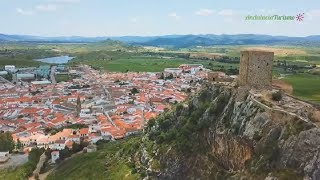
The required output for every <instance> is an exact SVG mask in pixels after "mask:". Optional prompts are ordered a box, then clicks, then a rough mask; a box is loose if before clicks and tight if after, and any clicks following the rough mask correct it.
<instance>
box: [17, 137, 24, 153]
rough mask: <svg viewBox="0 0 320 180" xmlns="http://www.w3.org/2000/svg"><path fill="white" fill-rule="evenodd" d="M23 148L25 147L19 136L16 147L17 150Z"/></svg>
mask: <svg viewBox="0 0 320 180" xmlns="http://www.w3.org/2000/svg"><path fill="white" fill-rule="evenodd" d="M22 148H23V145H22V143H21V141H20V139H19V138H18V139H17V143H16V149H17V150H21V149H22Z"/></svg>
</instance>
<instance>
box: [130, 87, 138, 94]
mask: <svg viewBox="0 0 320 180" xmlns="http://www.w3.org/2000/svg"><path fill="white" fill-rule="evenodd" d="M137 93H139V90H138V89H137V88H132V89H131V94H137Z"/></svg>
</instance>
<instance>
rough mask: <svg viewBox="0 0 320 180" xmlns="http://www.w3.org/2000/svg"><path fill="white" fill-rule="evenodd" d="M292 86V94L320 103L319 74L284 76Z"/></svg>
mask: <svg viewBox="0 0 320 180" xmlns="http://www.w3.org/2000/svg"><path fill="white" fill-rule="evenodd" d="M286 81H287V82H288V83H290V84H291V85H292V86H293V94H294V95H295V96H298V97H302V98H304V99H307V100H311V101H314V102H318V103H320V76H318V75H309V74H297V75H291V76H287V77H286Z"/></svg>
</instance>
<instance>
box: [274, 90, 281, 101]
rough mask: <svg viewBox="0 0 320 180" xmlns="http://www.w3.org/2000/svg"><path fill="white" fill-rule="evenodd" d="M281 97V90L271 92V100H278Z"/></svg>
mask: <svg viewBox="0 0 320 180" xmlns="http://www.w3.org/2000/svg"><path fill="white" fill-rule="evenodd" d="M281 99H282V92H281V91H277V92H274V93H272V100H274V101H280V100H281Z"/></svg>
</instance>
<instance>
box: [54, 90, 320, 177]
mask: <svg viewBox="0 0 320 180" xmlns="http://www.w3.org/2000/svg"><path fill="white" fill-rule="evenodd" d="M306 119H307V120H304V119H301V117H300V116H298V115H293V114H288V113H285V112H283V111H277V110H272V109H270V108H268V107H267V106H265V105H264V104H262V103H259V102H258V101H255V100H254V98H253V97H252V96H251V95H248V94H245V93H243V92H242V91H239V90H237V89H230V88H227V87H219V86H211V85H210V86H207V87H206V88H205V89H204V90H203V91H202V92H201V93H199V94H198V95H197V96H195V97H193V98H191V99H190V100H189V101H188V102H186V103H184V104H178V105H177V106H176V107H174V108H173V110H172V111H168V112H166V113H164V114H163V115H161V116H160V117H159V118H157V119H156V120H150V121H149V123H148V126H147V128H146V134H144V135H143V136H142V137H141V138H139V137H136V138H133V139H129V140H127V141H122V142H113V143H110V144H107V145H106V146H105V148H102V149H101V150H99V151H98V152H97V153H96V154H94V155H90V154H88V155H81V156H79V157H77V158H82V159H83V161H81V163H82V164H83V165H82V166H81V167H80V165H75V167H73V166H61V167H59V168H58V170H57V171H56V172H55V175H52V176H51V179H58V177H65V178H66V179H74V178H73V175H74V174H75V173H77V172H79V173H82V172H81V171H84V169H85V168H84V166H90V164H93V163H91V162H92V159H99V162H101V164H102V162H106V164H107V166H106V167H105V168H102V165H99V168H97V169H99V173H100V174H103V173H104V172H105V177H106V178H107V179H116V178H114V177H110V175H109V174H113V173H116V174H118V172H121V170H119V169H118V168H113V166H114V165H115V164H117V165H116V166H117V167H118V166H124V167H125V168H124V169H126V172H127V176H131V175H133V176H134V177H135V178H143V177H146V176H148V177H149V178H154V179H194V178H201V179H229V178H235V179H241V178H245V179H264V178H266V177H267V176H270V177H277V178H279V179H302V178H303V177H305V178H312V179H318V178H320V171H319V167H320V157H319V156H318V154H319V153H318V152H319V150H318V146H319V145H320V129H319V128H317V127H316V125H314V124H313V123H311V122H310V120H308V117H306ZM114 145H115V146H117V149H115V150H110V149H108V147H110V146H114ZM106 154H108V155H106ZM96 155H97V156H96ZM89 156H91V158H86V157H89ZM100 158H101V159H100ZM78 160H79V159H78ZM75 161H77V160H71V161H70V162H75ZM79 162H80V161H79ZM74 164H77V163H74ZM95 164H100V163H95ZM128 167H130V168H131V171H130V172H129V169H128ZM120 169H122V168H120ZM100 171H101V172H100ZM91 173H96V172H94V171H92V172H91ZM120 174H122V173H120ZM83 175H86V176H89V175H90V173H88V174H84V173H83ZM54 177H56V178H54Z"/></svg>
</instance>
